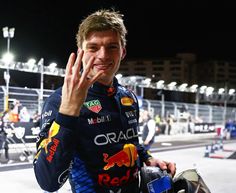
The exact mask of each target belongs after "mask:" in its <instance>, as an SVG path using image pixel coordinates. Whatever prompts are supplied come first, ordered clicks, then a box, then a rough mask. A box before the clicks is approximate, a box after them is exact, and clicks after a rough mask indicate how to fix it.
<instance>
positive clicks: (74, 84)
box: [59, 50, 104, 116]
mask: <svg viewBox="0 0 236 193" xmlns="http://www.w3.org/2000/svg"><path fill="white" fill-rule="evenodd" d="M83 53H84V51H83V50H80V51H79V53H78V55H77V57H76V54H75V53H71V55H70V57H69V60H68V62H67V65H66V73H65V78H64V84H63V87H62V99H61V105H60V108H59V112H60V113H62V114H65V115H71V116H79V114H80V109H81V107H82V105H83V103H84V101H85V99H86V97H87V93H88V89H89V87H90V86H91V85H92V84H93V83H94V82H95V81H96V80H97V79H98V78H99V77H100V76H101V75H102V73H103V72H104V71H103V70H101V71H99V72H98V73H97V74H96V75H95V76H94V77H89V78H88V75H89V72H90V70H91V68H92V67H93V62H94V59H95V58H94V57H91V58H90V59H89V61H88V63H87V64H86V65H84V69H83V72H82V73H81V72H80V69H81V65H82V58H83Z"/></svg>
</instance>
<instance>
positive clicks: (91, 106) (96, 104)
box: [84, 100, 102, 113]
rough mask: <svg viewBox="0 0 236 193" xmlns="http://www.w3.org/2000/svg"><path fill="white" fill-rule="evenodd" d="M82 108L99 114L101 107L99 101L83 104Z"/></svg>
mask: <svg viewBox="0 0 236 193" xmlns="http://www.w3.org/2000/svg"><path fill="white" fill-rule="evenodd" d="M84 106H86V107H87V108H88V109H89V110H90V111H92V112H94V113H99V112H100V111H101V110H102V105H101V103H100V101H99V100H92V101H88V102H85V103H84Z"/></svg>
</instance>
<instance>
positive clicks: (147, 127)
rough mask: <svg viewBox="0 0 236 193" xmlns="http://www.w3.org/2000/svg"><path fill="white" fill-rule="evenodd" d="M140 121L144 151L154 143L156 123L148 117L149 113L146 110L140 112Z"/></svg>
mask: <svg viewBox="0 0 236 193" xmlns="http://www.w3.org/2000/svg"><path fill="white" fill-rule="evenodd" d="M142 121H143V131H142V140H143V145H144V148H145V150H149V149H150V148H151V146H152V144H153V143H154V140H155V135H156V122H155V120H154V119H153V118H152V117H151V116H150V113H149V112H148V111H147V110H144V111H143V112H142Z"/></svg>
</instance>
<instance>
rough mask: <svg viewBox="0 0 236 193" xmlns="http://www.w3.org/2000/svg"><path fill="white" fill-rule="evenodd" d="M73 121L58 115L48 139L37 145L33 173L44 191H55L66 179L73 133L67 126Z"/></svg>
mask: <svg viewBox="0 0 236 193" xmlns="http://www.w3.org/2000/svg"><path fill="white" fill-rule="evenodd" d="M73 120H74V118H73V117H72V118H71V117H69V116H64V115H61V114H59V116H58V117H57V118H56V120H55V122H53V124H52V125H51V127H50V130H49V135H48V138H45V139H43V140H42V141H41V143H40V144H39V147H38V152H37V155H36V158H35V161H34V171H35V175H36V178H37V181H38V183H39V185H40V186H41V188H42V189H44V190H47V191H50V192H53V191H56V190H58V189H59V188H60V187H61V186H62V184H63V183H64V182H65V180H66V179H67V176H68V171H69V168H70V163H71V160H72V156H73V151H74V147H73V142H74V140H73V133H74V132H73V128H70V125H69V124H71V123H73ZM57 122H58V123H57ZM68 123H69V124H68Z"/></svg>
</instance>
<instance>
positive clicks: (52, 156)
mask: <svg viewBox="0 0 236 193" xmlns="http://www.w3.org/2000/svg"><path fill="white" fill-rule="evenodd" d="M60 101H61V88H60V89H57V90H56V91H55V92H54V93H53V94H52V95H51V96H50V97H49V98H48V99H47V101H46V102H45V104H44V107H43V111H42V115H41V132H40V133H39V139H38V141H37V154H36V156H35V160H34V171H35V176H36V179H37V181H38V183H39V185H40V186H41V188H42V189H43V190H46V191H50V192H53V191H56V190H58V189H59V188H60V187H61V186H62V185H63V184H64V183H65V181H66V180H67V178H69V181H70V184H71V187H72V191H73V192H74V193H80V192H86V193H87V192H88V193H89V192H96V193H106V192H107V193H113V192H114V193H130V192H132V193H137V192H139V189H138V183H139V182H138V171H139V165H140V163H143V162H145V161H146V160H147V159H148V158H149V157H151V155H150V154H148V153H147V151H145V150H144V148H143V147H142V146H141V145H140V144H139V141H138V132H137V128H138V118H139V117H138V116H139V115H138V114H139V111H138V102H137V99H136V97H135V96H134V94H133V93H132V92H131V91H129V90H127V89H126V88H125V87H123V86H121V85H119V84H118V81H117V79H116V78H115V79H114V81H113V86H112V87H108V86H105V85H102V84H100V83H97V82H96V83H94V84H93V85H92V86H91V87H90V88H89V90H88V95H87V98H86V100H85V102H84V105H83V107H82V108H81V111H80V115H79V116H78V117H73V116H68V115H63V114H61V113H59V112H58V109H59V106H60Z"/></svg>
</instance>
